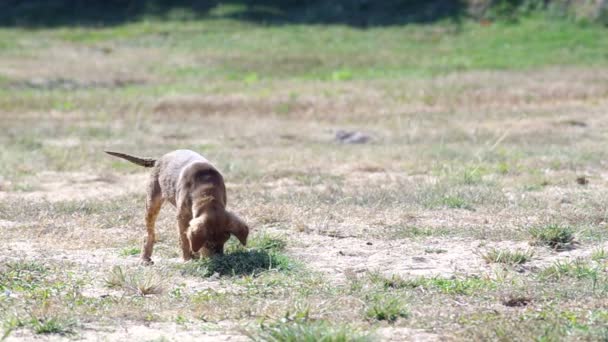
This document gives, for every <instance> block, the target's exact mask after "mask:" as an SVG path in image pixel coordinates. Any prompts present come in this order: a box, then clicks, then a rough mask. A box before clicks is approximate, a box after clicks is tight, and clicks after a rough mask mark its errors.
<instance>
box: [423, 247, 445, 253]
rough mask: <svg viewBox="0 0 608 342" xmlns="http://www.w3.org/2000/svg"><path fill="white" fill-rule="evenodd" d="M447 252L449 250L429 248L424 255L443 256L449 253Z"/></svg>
mask: <svg viewBox="0 0 608 342" xmlns="http://www.w3.org/2000/svg"><path fill="white" fill-rule="evenodd" d="M447 252H448V250H447V249H443V248H434V247H427V248H425V249H424V253H427V254H442V253H447Z"/></svg>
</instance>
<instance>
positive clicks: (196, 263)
mask: <svg viewBox="0 0 608 342" xmlns="http://www.w3.org/2000/svg"><path fill="white" fill-rule="evenodd" d="M289 268H290V264H289V262H288V259H287V258H286V257H285V256H283V255H280V254H278V253H275V252H268V251H265V250H256V249H252V250H236V251H233V252H231V253H227V254H223V255H216V256H213V257H211V258H201V259H199V260H193V261H191V262H188V263H186V264H184V268H183V273H185V274H189V275H194V276H200V277H211V276H214V275H216V274H217V275H219V276H242V275H258V274H260V273H262V272H265V271H269V270H278V271H284V270H288V269H289Z"/></svg>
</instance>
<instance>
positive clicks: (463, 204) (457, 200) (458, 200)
mask: <svg viewBox="0 0 608 342" xmlns="http://www.w3.org/2000/svg"><path fill="white" fill-rule="evenodd" d="M441 204H442V205H443V206H445V207H448V208H451V209H466V210H473V206H471V204H469V203H468V202H467V201H466V200H465V199H464V198H462V197H459V196H446V197H444V198H443V199H442V200H441Z"/></svg>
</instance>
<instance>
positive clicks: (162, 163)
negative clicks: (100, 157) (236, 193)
mask: <svg viewBox="0 0 608 342" xmlns="http://www.w3.org/2000/svg"><path fill="white" fill-rule="evenodd" d="M106 153H108V154H110V155H113V156H116V157H119V158H123V159H126V160H128V161H130V162H133V163H135V164H138V165H141V166H145V167H152V172H151V173H150V179H149V181H148V187H147V198H146V230H147V235H146V237H145V238H144V244H143V248H142V253H141V260H142V262H143V263H145V264H152V259H151V256H152V250H153V248H154V243H155V241H156V232H155V229H154V225H155V222H156V217H157V216H158V213H159V211H160V208H161V206H162V204H163V203H164V202H165V201H168V202H169V203H171V204H173V205H174V206H175V207H176V208H177V227H178V233H179V238H180V244H181V249H182V257H183V258H184V260H190V259H192V258H193V257H198V253H199V252H200V254H202V255H205V256H211V255H213V254H222V253H223V251H224V244H225V243H226V241H227V240H228V239H229V238H230V234H233V235H235V236H236V237H237V238H238V239H239V241H240V242H241V243H242V244H243V245H245V244H246V243H247V236H248V234H249V227H248V226H247V224H245V223H244V222H243V221H242V220H241V219H240V218H238V217H237V216H236V215H234V214H232V213H230V212H229V211H227V210H226V187H225V185H224V178H223V177H222V175H221V173H220V172H219V171H218V170H217V169H216V168H215V167H214V166H213V165H212V164H211V163H210V162H209V161H208V160H207V159H205V158H204V157H203V156H201V155H200V154H198V153H196V152H193V151H190V150H177V151H173V152H170V153H167V154H165V155H164V156H162V157H161V158H159V159H158V160H154V159H150V158H140V157H135V156H131V155H127V154H123V153H118V152H109V151H106Z"/></svg>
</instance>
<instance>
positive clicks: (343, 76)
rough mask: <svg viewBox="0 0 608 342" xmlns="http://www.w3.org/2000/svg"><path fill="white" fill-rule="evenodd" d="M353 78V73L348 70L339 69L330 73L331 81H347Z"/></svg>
mask: <svg viewBox="0 0 608 342" xmlns="http://www.w3.org/2000/svg"><path fill="white" fill-rule="evenodd" d="M352 78H353V72H352V71H351V70H348V69H339V70H335V71H334V72H332V73H331V79H332V80H333V81H348V80H351V79H352Z"/></svg>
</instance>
